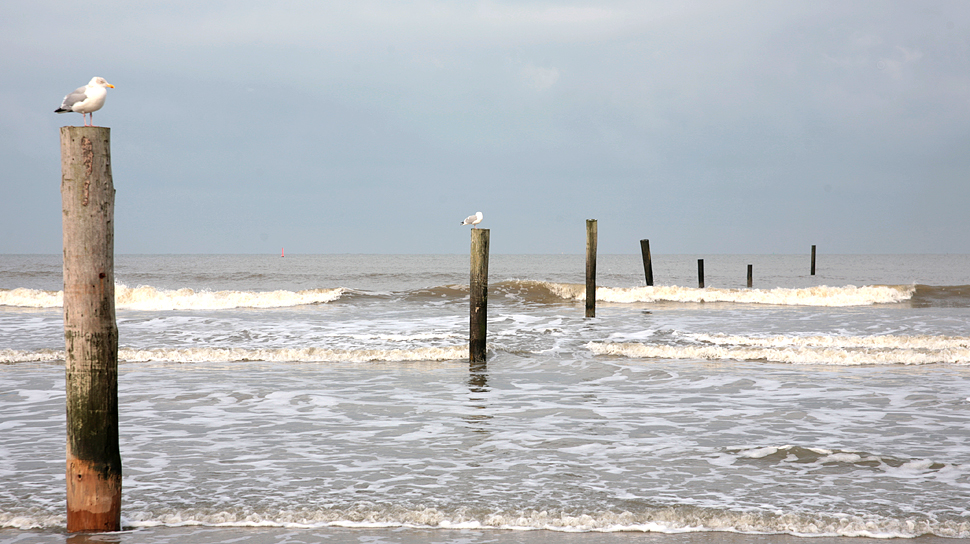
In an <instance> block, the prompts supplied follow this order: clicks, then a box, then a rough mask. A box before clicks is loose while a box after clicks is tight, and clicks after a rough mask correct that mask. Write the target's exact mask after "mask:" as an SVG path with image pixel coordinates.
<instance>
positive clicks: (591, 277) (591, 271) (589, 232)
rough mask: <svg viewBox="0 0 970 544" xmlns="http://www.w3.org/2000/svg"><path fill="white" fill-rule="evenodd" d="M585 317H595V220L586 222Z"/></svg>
mask: <svg viewBox="0 0 970 544" xmlns="http://www.w3.org/2000/svg"><path fill="white" fill-rule="evenodd" d="M586 317H596V220H595V219H587V220H586Z"/></svg>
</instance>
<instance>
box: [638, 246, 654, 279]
mask: <svg viewBox="0 0 970 544" xmlns="http://www.w3.org/2000/svg"><path fill="white" fill-rule="evenodd" d="M640 254H641V255H642V256H643V277H644V280H645V281H646V282H647V287H650V286H652V285H653V259H652V258H651V257H650V240H647V239H643V240H640Z"/></svg>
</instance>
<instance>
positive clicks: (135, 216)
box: [0, 0, 970, 254]
mask: <svg viewBox="0 0 970 544" xmlns="http://www.w3.org/2000/svg"><path fill="white" fill-rule="evenodd" d="M83 5H84V6H85V7H84V9H83V10H82V9H80V7H81V5H80V4H78V3H76V2H51V1H38V2H16V3H10V4H9V5H6V6H4V8H3V16H2V17H0V69H2V70H3V73H4V75H5V80H6V81H7V84H6V85H5V86H4V88H3V90H2V91H0V99H2V101H3V103H4V114H3V116H2V117H0V164H3V165H4V169H3V170H4V174H3V188H4V197H3V198H2V199H0V230H3V232H5V233H8V234H13V235H7V236H4V237H3V238H2V239H0V253H58V252H59V251H60V244H61V237H60V228H61V224H60V195H59V192H58V188H59V180H60V170H59V157H58V153H59V147H58V130H57V129H58V127H59V126H62V125H67V124H81V120H80V116H79V115H77V114H67V115H55V114H54V113H53V110H54V109H55V108H56V107H57V106H58V105H59V104H60V102H61V99H62V97H63V96H64V95H65V94H66V93H68V92H69V91H71V90H73V89H74V88H76V87H78V86H79V85H83V84H84V83H85V82H87V81H88V80H89V79H90V78H91V77H92V76H96V75H97V76H102V77H104V78H106V79H107V80H108V81H109V82H111V83H112V84H114V85H115V86H116V88H114V89H110V90H109V95H108V98H107V103H106V105H105V107H104V109H102V110H101V111H99V112H97V113H96V114H95V116H94V118H95V122H96V123H97V124H99V125H103V126H108V127H110V128H111V137H112V166H113V173H114V182H115V187H116V188H117V209H116V221H117V223H116V250H117V251H118V252H119V253H128V254H130V253H278V252H279V250H280V248H282V247H285V248H286V250H287V252H292V253H294V254H297V253H303V254H309V253H313V254H319V253H344V252H347V253H433V254H443V253H462V252H464V251H466V244H467V239H466V237H465V235H463V234H459V233H458V230H457V226H458V222H460V221H461V219H462V218H464V217H466V216H467V215H469V214H470V213H474V212H475V211H477V210H481V211H483V212H484V213H485V217H486V219H485V222H484V223H483V224H482V226H483V227H486V226H487V227H488V228H490V229H492V231H493V236H492V251H493V252H496V253H561V252H565V253H580V252H582V243H583V242H582V240H583V234H582V230H583V220H584V219H587V218H597V219H599V221H600V228H599V230H600V251H602V252H605V253H635V252H636V251H637V245H636V242H637V240H639V239H641V238H650V239H651V241H652V243H653V248H654V251H656V252H662V253H711V252H715V253H753V254H769V253H803V252H806V251H807V250H808V247H809V246H810V245H811V244H818V245H819V248H820V250H822V249H824V251H827V252H830V253H967V252H970V240H968V239H967V237H966V236H963V235H962V233H965V232H967V229H968V227H970V224H968V222H970V217H968V215H967V214H966V213H964V211H965V209H966V203H967V201H968V196H970V194H968V192H970V188H968V186H967V183H966V180H967V178H968V173H970V158H968V154H967V153H966V150H967V149H968V143H970V142H968V139H970V138H968V136H970V5H967V4H966V3H965V2H945V1H925V2H905V1H887V2H864V3H863V2H826V1H823V2H795V3H792V2H675V3H670V2H639V1H636V2H632V1H631V2H626V1H605V2H494V1H493V2H487V1H486V2H461V3H453V2H433V1H405V2H373V1H371V2H366V1H365V2H354V3H340V2H307V1H292V2H275V3H265V2H252V1H240V2H232V3H224V2H202V3H200V2H187V1H176V2H164V3H143V2H135V3H132V2H121V1H113V0H105V1H92V2H86V3H85V4H83ZM512 233H515V236H512Z"/></svg>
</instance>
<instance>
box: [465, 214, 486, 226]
mask: <svg viewBox="0 0 970 544" xmlns="http://www.w3.org/2000/svg"><path fill="white" fill-rule="evenodd" d="M484 217H485V216H484V215H482V212H475V215H469V216H468V217H466V218H465V220H464V221H462V222H461V224H462V226H465V225H477V224H479V223H481V222H482V219H483V218H484ZM472 228H475V227H472Z"/></svg>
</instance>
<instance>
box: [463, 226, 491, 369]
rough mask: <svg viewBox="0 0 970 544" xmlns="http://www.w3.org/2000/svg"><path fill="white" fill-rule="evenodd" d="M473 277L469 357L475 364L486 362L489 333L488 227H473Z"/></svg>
mask: <svg viewBox="0 0 970 544" xmlns="http://www.w3.org/2000/svg"><path fill="white" fill-rule="evenodd" d="M471 232H472V247H471V279H470V281H469V284H468V288H469V289H468V291H469V306H470V316H469V317H470V319H469V335H468V357H469V359H470V362H471V363H472V364H473V365H474V364H476V363H484V362H485V337H486V336H487V333H488V233H489V230H488V229H475V228H473V229H471Z"/></svg>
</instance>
